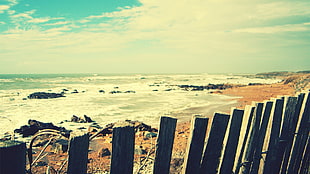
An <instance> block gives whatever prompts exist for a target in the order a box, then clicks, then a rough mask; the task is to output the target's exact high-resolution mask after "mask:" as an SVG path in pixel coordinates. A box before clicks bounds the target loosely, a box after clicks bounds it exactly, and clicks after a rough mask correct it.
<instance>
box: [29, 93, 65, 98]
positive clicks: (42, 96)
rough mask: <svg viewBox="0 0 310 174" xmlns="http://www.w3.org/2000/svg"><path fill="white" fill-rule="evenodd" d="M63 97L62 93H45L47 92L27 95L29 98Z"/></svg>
mask: <svg viewBox="0 0 310 174" xmlns="http://www.w3.org/2000/svg"><path fill="white" fill-rule="evenodd" d="M59 97H65V96H64V95H63V93H47V92H35V93H32V94H30V95H29V96H28V98H29V99H50V98H59Z"/></svg>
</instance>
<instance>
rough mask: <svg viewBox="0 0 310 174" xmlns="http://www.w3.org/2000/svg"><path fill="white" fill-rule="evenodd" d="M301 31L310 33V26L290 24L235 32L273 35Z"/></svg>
mask: <svg viewBox="0 0 310 174" xmlns="http://www.w3.org/2000/svg"><path fill="white" fill-rule="evenodd" d="M300 31H310V26H307V24H306V23H303V24H288V25H280V26H271V27H256V28H243V29H237V30H234V32H239V33H263V34H273V33H280V32H300Z"/></svg>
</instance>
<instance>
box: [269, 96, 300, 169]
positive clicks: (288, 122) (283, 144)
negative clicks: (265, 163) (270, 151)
mask: <svg viewBox="0 0 310 174" xmlns="http://www.w3.org/2000/svg"><path fill="white" fill-rule="evenodd" d="M296 104H297V97H289V98H288V99H287V103H286V106H285V111H284V117H283V123H282V128H281V133H280V140H279V144H278V150H277V153H276V159H275V163H274V164H273V166H272V168H273V171H274V173H279V172H280V169H281V164H282V161H283V156H284V153H285V151H286V149H287V143H288V141H289V137H290V134H293V133H294V132H292V131H291V130H290V129H291V127H292V124H293V118H294V115H295V109H296Z"/></svg>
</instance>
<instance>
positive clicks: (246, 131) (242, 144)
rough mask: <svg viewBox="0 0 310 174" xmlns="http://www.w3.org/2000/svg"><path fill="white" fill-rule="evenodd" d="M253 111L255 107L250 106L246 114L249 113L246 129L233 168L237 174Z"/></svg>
mask: <svg viewBox="0 0 310 174" xmlns="http://www.w3.org/2000/svg"><path fill="white" fill-rule="evenodd" d="M254 111H255V107H251V108H249V110H248V114H249V116H248V117H249V118H248V120H247V126H246V130H245V133H244V137H243V140H242V143H241V148H240V153H239V154H238V155H239V156H238V162H237V164H236V170H235V173H236V174H238V173H239V171H240V168H241V165H242V164H241V163H242V159H243V155H244V150H245V147H246V143H247V141H248V137H249V134H250V128H251V125H252V120H253V115H254Z"/></svg>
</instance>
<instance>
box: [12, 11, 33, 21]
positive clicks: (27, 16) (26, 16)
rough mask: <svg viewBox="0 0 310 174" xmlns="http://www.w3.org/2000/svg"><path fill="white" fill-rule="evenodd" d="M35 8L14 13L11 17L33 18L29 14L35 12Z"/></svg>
mask: <svg viewBox="0 0 310 174" xmlns="http://www.w3.org/2000/svg"><path fill="white" fill-rule="evenodd" d="M35 11H36V10H30V11H27V12H24V13H18V14H16V15H12V16H11V18H27V19H33V17H32V16H31V15H32V14H34V13H35Z"/></svg>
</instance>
